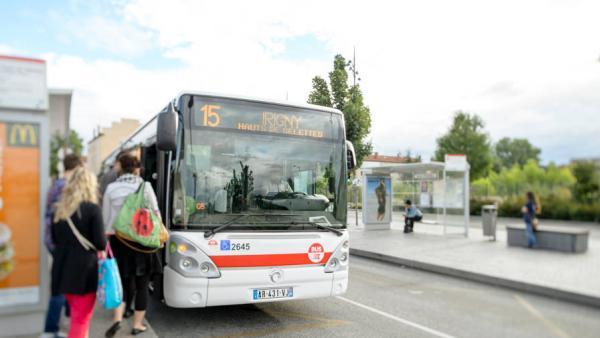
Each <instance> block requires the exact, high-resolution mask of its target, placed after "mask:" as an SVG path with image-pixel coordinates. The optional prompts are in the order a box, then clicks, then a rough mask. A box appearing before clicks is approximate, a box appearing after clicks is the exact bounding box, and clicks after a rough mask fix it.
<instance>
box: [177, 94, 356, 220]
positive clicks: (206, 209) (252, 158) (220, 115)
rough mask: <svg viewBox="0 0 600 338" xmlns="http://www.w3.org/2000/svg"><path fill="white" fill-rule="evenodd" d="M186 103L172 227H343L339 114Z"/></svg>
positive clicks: (224, 102) (218, 101)
mask: <svg viewBox="0 0 600 338" xmlns="http://www.w3.org/2000/svg"><path fill="white" fill-rule="evenodd" d="M190 102H191V103H190V104H189V107H188V108H189V110H187V111H186V112H185V113H184V126H185V127H184V133H183V139H182V141H181V142H182V144H183V146H182V147H181V148H180V151H179V152H178V156H177V159H176V160H175V162H176V163H175V172H174V182H173V184H174V185H173V212H172V220H173V222H172V223H173V226H174V227H179V228H190V229H211V228H214V227H217V226H220V225H223V224H229V223H232V227H234V228H236V229H239V227H244V228H248V229H262V228H268V229H273V228H277V227H278V228H282V229H292V230H294V229H300V228H303V229H304V228H310V225H311V224H312V223H314V222H318V223H320V224H323V222H325V225H328V226H331V227H337V228H340V227H345V223H346V215H345V208H344V207H343V206H345V203H346V184H345V183H346V182H345V181H346V177H345V176H346V170H345V157H344V139H343V137H344V132H343V127H342V126H343V121H342V119H341V116H339V115H338V114H334V113H330V112H323V111H313V110H306V109H300V108H291V107H286V106H278V105H273V104H264V103H254V102H246V101H240V100H231V99H223V98H209V97H201V96H197V97H193V98H192V99H191V101H190ZM318 216H320V217H318ZM323 216H324V217H325V218H326V220H324V218H323ZM315 217H316V218H315ZM315 219H320V220H319V221H314V220H315ZM313 221H314V222H313ZM313 229H314V227H313Z"/></svg>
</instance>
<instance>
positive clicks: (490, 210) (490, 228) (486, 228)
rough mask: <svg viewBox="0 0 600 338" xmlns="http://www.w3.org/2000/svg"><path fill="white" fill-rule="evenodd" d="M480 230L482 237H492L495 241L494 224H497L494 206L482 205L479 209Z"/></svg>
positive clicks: (496, 211) (496, 209) (496, 212)
mask: <svg viewBox="0 0 600 338" xmlns="http://www.w3.org/2000/svg"><path fill="white" fill-rule="evenodd" d="M481 216H482V219H481V221H482V224H481V225H482V228H483V235H484V236H492V237H493V240H494V241H495V240H496V223H497V222H498V208H496V206H495V205H484V206H483V207H482V208H481Z"/></svg>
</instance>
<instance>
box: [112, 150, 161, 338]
mask: <svg viewBox="0 0 600 338" xmlns="http://www.w3.org/2000/svg"><path fill="white" fill-rule="evenodd" d="M118 161H119V164H120V166H121V173H120V175H119V178H117V180H116V181H115V182H113V183H111V184H109V185H108V187H107V188H106V192H105V194H104V198H103V199H102V203H103V206H102V211H103V214H104V220H105V231H106V233H107V235H108V236H109V242H110V246H111V248H112V250H113V253H114V255H115V259H116V260H117V265H118V267H119V273H120V275H121V281H122V283H123V294H124V300H125V303H123V304H121V306H119V307H118V308H117V309H116V310H115V312H114V317H113V320H114V322H113V325H112V326H111V327H110V328H108V330H107V331H106V334H105V336H106V337H108V338H110V337H113V336H114V335H115V334H116V333H117V331H118V330H119V329H120V328H121V321H122V320H123V314H124V310H125V304H128V303H131V302H132V301H133V300H135V302H134V303H135V312H134V315H133V329H132V331H131V334H132V335H138V334H140V333H142V332H144V331H146V330H147V327H146V326H145V325H144V316H145V315H146V307H147V306H148V284H149V283H150V277H151V276H152V275H154V274H160V273H161V272H162V266H161V263H160V258H159V257H158V253H157V252H156V251H152V250H151V249H149V248H145V247H143V246H141V245H139V244H137V243H134V242H131V241H127V240H125V239H123V238H120V237H117V236H116V235H115V231H114V229H113V227H112V225H113V223H114V222H115V220H116V219H117V216H118V214H119V212H120V210H121V207H122V206H123V203H124V202H125V199H126V198H127V196H129V195H130V194H132V193H134V192H136V191H137V190H138V188H139V187H140V185H141V184H146V186H145V187H144V196H145V198H146V201H147V202H148V204H149V207H150V208H151V209H152V210H153V211H154V212H155V213H156V214H157V215H159V216H160V212H159V209H158V202H157V200H156V195H155V194H154V190H153V189H152V186H151V185H150V184H149V183H146V182H144V180H143V179H142V178H141V177H140V161H139V160H138V159H137V157H135V156H134V155H132V154H130V153H127V154H123V155H121V156H120V157H119V160H118Z"/></svg>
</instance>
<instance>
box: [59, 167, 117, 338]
mask: <svg viewBox="0 0 600 338" xmlns="http://www.w3.org/2000/svg"><path fill="white" fill-rule="evenodd" d="M97 189H98V188H97V183H96V176H94V175H93V174H92V173H91V172H89V171H88V170H87V169H85V168H83V167H82V166H79V167H77V168H76V169H74V170H73V173H72V174H71V176H70V177H69V179H68V181H67V183H66V185H65V187H64V189H63V191H62V195H61V197H60V200H59V202H58V203H57V204H56V209H55V212H54V218H53V223H52V228H51V231H52V241H53V243H54V246H55V247H54V254H53V257H54V262H53V263H52V295H53V296H57V295H65V298H66V299H67V302H68V303H69V308H70V309H71V323H70V325H69V335H68V336H69V337H70V338H84V337H88V335H89V327H90V320H91V318H92V314H93V312H94V305H95V303H96V290H97V288H98V252H100V251H103V250H104V248H105V247H106V237H105V236H104V231H103V230H104V226H103V221H102V211H101V210H100V207H99V206H98V204H97V202H98V191H97Z"/></svg>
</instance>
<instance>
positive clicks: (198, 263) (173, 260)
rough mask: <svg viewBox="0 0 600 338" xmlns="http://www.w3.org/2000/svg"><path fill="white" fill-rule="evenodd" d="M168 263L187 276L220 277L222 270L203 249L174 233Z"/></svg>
mask: <svg viewBox="0 0 600 338" xmlns="http://www.w3.org/2000/svg"><path fill="white" fill-rule="evenodd" d="M167 247H168V248H169V252H168V255H169V256H168V265H169V267H171V268H172V269H173V270H175V271H177V272H178V273H180V274H181V275H183V276H185V277H200V278H219V277H221V272H220V271H219V269H218V268H217V266H216V265H215V264H214V263H213V261H212V260H211V259H210V257H208V255H207V254H205V253H204V252H203V251H202V250H200V249H199V248H197V247H196V246H195V245H194V244H192V243H191V242H189V241H188V240H187V239H185V238H183V237H180V236H177V235H172V236H171V238H170V239H169V245H168V246H167Z"/></svg>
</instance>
